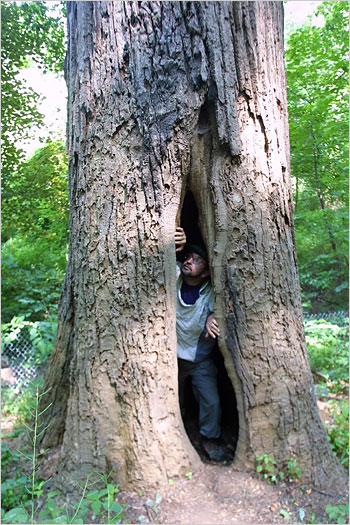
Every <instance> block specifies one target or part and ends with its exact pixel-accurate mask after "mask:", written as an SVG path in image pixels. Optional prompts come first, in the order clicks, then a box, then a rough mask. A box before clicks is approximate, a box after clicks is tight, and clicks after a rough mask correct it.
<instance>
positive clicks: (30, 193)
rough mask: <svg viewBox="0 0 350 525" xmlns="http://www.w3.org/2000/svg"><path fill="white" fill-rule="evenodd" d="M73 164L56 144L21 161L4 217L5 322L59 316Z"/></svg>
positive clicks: (62, 148)
mask: <svg viewBox="0 0 350 525" xmlns="http://www.w3.org/2000/svg"><path fill="white" fill-rule="evenodd" d="M67 179H68V166H67V155H66V152H65V144H64V143H63V142H62V141H59V142H52V143H49V144H47V145H46V146H45V147H43V148H41V149H39V150H37V151H36V153H35V154H34V155H33V157H32V158H30V159H29V160H28V161H26V162H22V163H21V165H20V167H19V168H18V170H17V172H16V177H13V178H12V180H11V182H9V184H8V186H7V196H8V198H7V200H6V205H5V206H4V207H3V214H2V239H3V243H2V261H1V265H2V276H3V279H2V299H3V304H4V307H3V310H2V321H3V322H9V321H10V320H11V318H12V317H14V316H20V315H24V316H26V317H27V318H29V319H31V320H38V319H42V318H45V317H48V316H52V315H55V316H56V311H57V304H58V300H59V296H60V291H61V287H62V283H63V276H64V271H65V268H66V256H67V244H68V192H67Z"/></svg>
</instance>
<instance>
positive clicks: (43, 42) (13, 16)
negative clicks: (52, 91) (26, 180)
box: [1, 1, 65, 199]
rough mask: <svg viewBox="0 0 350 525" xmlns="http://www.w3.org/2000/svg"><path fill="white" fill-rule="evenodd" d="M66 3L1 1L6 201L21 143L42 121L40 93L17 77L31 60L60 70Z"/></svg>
mask: <svg viewBox="0 0 350 525" xmlns="http://www.w3.org/2000/svg"><path fill="white" fill-rule="evenodd" d="M62 6H63V3H62V2H51V3H50V4H49V3H47V2H6V1H4V2H1V87H2V89H1V110H2V115H1V123H2V155H1V161H2V185H3V186H2V187H3V190H5V199H6V184H7V181H8V179H9V178H10V176H11V174H13V172H14V171H15V170H16V168H17V166H18V164H19V162H20V161H21V160H22V159H23V158H24V152H23V150H22V149H21V148H19V147H18V143H19V142H23V140H25V139H26V138H28V137H29V136H30V134H32V133H33V128H34V129H35V128H37V127H38V126H40V125H41V124H42V119H43V115H42V114H41V113H40V112H39V111H38V109H37V104H38V99H39V96H38V94H37V93H35V91H34V90H33V89H32V88H30V87H28V86H27V85H26V83H25V82H24V81H23V80H21V79H20V78H19V73H20V71H21V70H22V69H23V68H25V67H28V66H29V65H30V64H31V63H33V62H34V63H36V64H37V65H38V66H39V67H41V68H43V69H44V71H45V70H47V69H48V70H50V71H54V72H56V73H57V72H60V71H62V69H63V56H64V50H65V46H64V25H63V24H62ZM59 7H61V11H59ZM55 9H56V11H55Z"/></svg>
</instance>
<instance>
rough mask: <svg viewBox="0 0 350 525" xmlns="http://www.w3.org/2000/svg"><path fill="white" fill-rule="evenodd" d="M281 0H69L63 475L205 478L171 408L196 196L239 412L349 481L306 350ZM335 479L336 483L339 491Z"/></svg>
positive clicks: (251, 454)
mask: <svg viewBox="0 0 350 525" xmlns="http://www.w3.org/2000/svg"><path fill="white" fill-rule="evenodd" d="M282 26H283V24H282V4H281V3H280V2H68V40H69V46H68V52H67V59H66V79H67V84H68V94H69V99H68V109H69V111H68V153H69V159H70V206H71V214H70V217H71V219H70V221H71V228H70V231H71V240H70V257H69V264H68V271H67V275H66V283H65V289H64V293H63V296H62V301H61V306H60V328H59V332H58V338H57V343H56V346H55V349H54V353H53V357H52V363H51V367H50V370H49V373H48V377H47V384H49V385H52V390H51V394H50V395H51V400H52V401H53V405H52V409H51V410H50V411H48V412H47V414H48V418H49V419H50V420H51V421H52V424H51V427H50V428H49V430H48V431H47V432H46V434H45V436H44V439H43V444H45V445H50V444H53V443H56V444H57V443H58V444H62V462H61V470H60V475H61V476H62V478H64V479H66V480H69V479H74V476H75V475H76V474H77V473H79V474H80V475H83V474H84V473H87V472H88V471H90V470H91V469H92V468H96V469H99V470H100V471H109V470H110V469H113V472H114V476H115V478H116V479H117V480H118V482H120V483H122V484H123V485H124V486H125V485H127V484H129V485H131V486H134V487H136V486H142V485H145V484H148V485H151V484H159V483H164V482H165V481H166V480H167V478H168V477H171V476H175V475H181V474H182V473H185V472H187V471H188V470H190V469H191V470H195V469H196V468H198V466H199V464H200V461H199V458H198V456H197V454H196V452H195V451H194V449H193V448H192V446H191V445H190V443H189V440H188V438H187V436H186V433H185V431H184V427H183V424H182V421H181V415H180V411H179V406H178V399H177V373H176V334H175V298H174V295H175V250H174V243H173V232H174V228H175V222H176V219H177V218H178V217H179V214H180V213H181V206H182V202H183V199H184V196H185V194H186V192H187V191H188V190H191V191H192V193H193V195H194V197H195V199H196V203H197V206H198V210H199V217H200V219H199V221H200V229H201V232H202V235H203V238H204V240H205V242H206V244H207V247H208V251H209V254H210V266H211V272H212V279H213V284H214V289H215V293H216V316H217V318H218V320H219V324H220V328H221V330H222V334H223V335H222V337H221V338H220V341H219V346H220V350H221V352H222V354H223V357H224V362H225V367H226V370H227V373H228V375H229V377H230V380H231V382H232V385H233V387H234V390H235V393H236V398H237V409H238V413H239V439H238V445H237V451H236V456H235V465H236V466H237V468H245V467H248V466H251V465H252V464H253V462H254V459H255V457H256V456H258V455H259V454H261V453H264V452H266V453H267V454H269V455H271V456H274V457H275V459H276V461H277V462H278V463H279V464H283V463H285V462H286V461H287V460H288V459H289V458H290V457H295V458H297V460H298V461H299V463H300V465H301V468H302V472H303V476H304V478H305V479H306V478H309V479H311V480H312V481H313V482H314V483H315V484H317V485H318V486H322V485H324V484H326V485H327V486H328V484H329V483H330V482H332V483H333V481H334V480H339V479H340V478H341V477H342V470H341V468H340V466H339V465H338V463H337V462H336V460H335V459H334V457H333V455H332V453H331V451H330V448H329V446H328V443H327V439H326V436H325V432H324V430H323V427H322V425H321V422H320V419H319V415H318V411H317V406H316V402H315V397H314V391H313V383H312V377H311V373H310V368H309V364H308V358H307V352H306V348H305V343H304V336H303V327H302V314H301V304H300V295H299V285H298V274H297V263H296V254H295V246H294V239H293V210H292V196H291V185H290V179H289V158H288V129H287V106H286V86H285V74H284V66H283V35H282ZM331 480H332V481H331Z"/></svg>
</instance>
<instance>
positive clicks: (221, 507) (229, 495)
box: [118, 464, 347, 525]
mask: <svg viewBox="0 0 350 525" xmlns="http://www.w3.org/2000/svg"><path fill="white" fill-rule="evenodd" d="M118 500H119V501H123V503H125V504H126V506H127V511H126V516H127V519H128V520H129V522H131V523H159V524H177V523H178V524H181V525H194V524H200V525H229V524H232V523H237V524H239V525H244V524H249V525H253V524H259V523H265V524H269V523H271V524H272V523H288V522H289V523H327V515H326V513H325V508H326V505H340V504H345V503H346V502H347V497H346V495H345V494H344V496H343V497H340V496H338V495H335V494H332V493H331V489H330V492H329V493H328V494H327V493H321V492H319V491H316V490H315V489H313V490H312V489H308V488H305V487H301V486H300V485H299V484H298V483H291V484H289V483H288V484H287V483H278V484H277V485H269V484H268V483H267V482H266V481H263V480H261V479H258V478H257V475H256V474H255V473H254V472H251V473H245V472H237V471H235V470H234V469H233V468H232V467H227V466H220V465H213V464H203V468H202V470H201V472H198V473H196V474H194V475H193V476H192V477H191V479H188V478H187V477H185V478H183V479H178V480H174V483H173V484H172V485H171V486H169V487H168V488H167V489H166V490H165V491H163V492H159V493H154V494H148V495H147V496H144V497H143V498H142V497H140V495H139V494H131V493H126V492H121V493H120V494H119V497H118Z"/></svg>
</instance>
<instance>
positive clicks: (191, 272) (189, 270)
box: [181, 252, 209, 278]
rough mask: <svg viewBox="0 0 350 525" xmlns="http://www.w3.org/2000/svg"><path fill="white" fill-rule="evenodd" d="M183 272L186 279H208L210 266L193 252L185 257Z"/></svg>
mask: <svg viewBox="0 0 350 525" xmlns="http://www.w3.org/2000/svg"><path fill="white" fill-rule="evenodd" d="M181 272H182V274H183V275H184V276H185V277H201V276H202V277H203V278H206V277H208V276H209V271H208V264H207V262H206V260H205V259H203V257H201V256H200V255H199V254H198V253H196V252H191V253H188V254H186V255H185V260H184V262H183V263H182V267H181ZM202 274H203V275H202Z"/></svg>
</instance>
